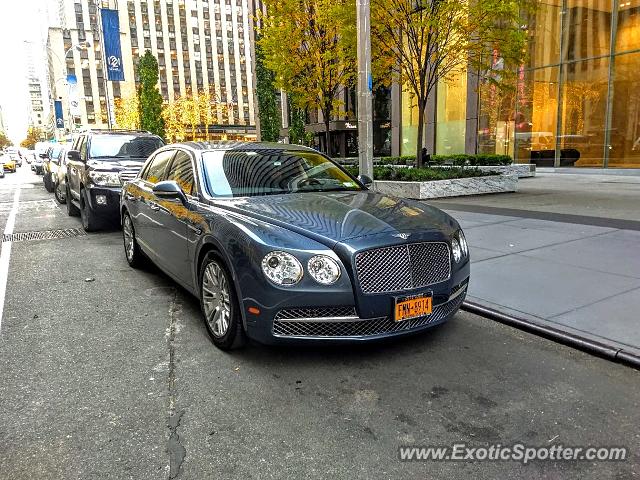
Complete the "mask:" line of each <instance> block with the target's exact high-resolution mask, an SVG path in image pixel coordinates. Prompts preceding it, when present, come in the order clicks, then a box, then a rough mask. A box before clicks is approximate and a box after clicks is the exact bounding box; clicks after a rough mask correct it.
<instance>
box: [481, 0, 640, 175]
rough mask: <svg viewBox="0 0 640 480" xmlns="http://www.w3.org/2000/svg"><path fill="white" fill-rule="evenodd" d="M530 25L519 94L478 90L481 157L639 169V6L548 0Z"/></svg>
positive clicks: (631, 1) (632, 1) (635, 0)
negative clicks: (491, 155) (506, 156)
mask: <svg viewBox="0 0 640 480" xmlns="http://www.w3.org/2000/svg"><path fill="white" fill-rule="evenodd" d="M526 23H527V28H528V33H529V38H528V58H527V62H526V64H525V65H523V66H522V68H521V69H520V70H519V71H518V75H517V79H516V80H515V85H514V88H513V89H511V90H510V92H508V93H506V94H505V92H503V91H495V89H492V87H491V86H487V85H481V86H480V87H479V88H478V89H477V91H478V95H479V101H478V105H479V112H478V126H479V128H478V141H477V149H478V151H479V152H482V153H507V154H511V155H513V156H514V157H515V159H516V161H517V162H519V163H529V162H530V161H533V162H535V163H538V165H546V166H553V165H555V166H577V167H618V168H625V167H626V168H640V76H639V75H638V73H637V72H638V71H639V70H640V0H615V1H611V0H544V1H541V2H540V3H539V8H538V9H537V11H536V12H535V13H534V14H532V15H531V17H530V18H528V19H527V22H526Z"/></svg>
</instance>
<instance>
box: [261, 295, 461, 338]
mask: <svg viewBox="0 0 640 480" xmlns="http://www.w3.org/2000/svg"><path fill="white" fill-rule="evenodd" d="M464 298H465V294H464V293H463V294H460V295H458V296H457V297H455V298H453V299H452V300H450V301H448V302H445V303H441V304H439V305H435V306H434V307H433V311H432V313H431V315H427V316H424V317H418V318H413V319H411V320H405V321H403V322H395V321H393V319H391V318H389V317H380V318H369V319H364V320H363V319H356V320H352V319H351V318H344V319H340V318H334V319H332V320H331V321H327V320H326V319H317V320H316V321H314V320H313V319H311V318H308V317H307V318H305V319H304V321H301V320H295V319H292V318H287V319H284V318H283V317H292V315H291V313H288V312H290V310H283V311H282V312H286V313H284V314H283V316H280V313H282V312H279V313H278V315H276V318H275V319H274V321H273V334H274V335H276V336H279V337H327V338H334V337H368V336H374V335H382V334H387V333H394V332H403V331H407V330H413V329H415V328H419V327H423V326H425V325H428V324H430V323H437V322H439V321H441V320H444V319H445V318H447V317H448V316H449V315H451V314H453V313H454V312H455V311H456V310H457V309H458V308H459V307H460V305H462V302H463V301H464ZM338 308H340V309H343V311H344V307H338ZM300 310H302V309H300ZM305 310H310V309H305ZM353 313H355V311H354V312H353ZM307 315H308V313H307ZM356 318H357V317H356Z"/></svg>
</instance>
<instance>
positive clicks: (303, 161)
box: [202, 150, 362, 197]
mask: <svg viewBox="0 0 640 480" xmlns="http://www.w3.org/2000/svg"><path fill="white" fill-rule="evenodd" d="M202 158H203V166H204V174H205V175H204V176H205V183H206V187H207V190H208V191H209V193H210V194H211V195H212V196H215V197H249V196H256V195H277V194H283V193H298V192H339V191H353V190H356V191H357V190H362V187H361V186H360V185H359V184H358V182H357V181H355V180H354V179H353V178H352V177H351V176H350V175H349V174H348V173H347V172H345V171H344V170H343V169H342V168H340V167H339V166H338V165H336V164H335V163H333V162H332V161H330V160H328V159H327V158H325V157H323V156H322V155H319V154H317V153H315V152H302V151H284V152H283V151H281V150H263V151H257V152H240V151H234V150H227V151H217V152H205V153H204V154H203V155H202Z"/></svg>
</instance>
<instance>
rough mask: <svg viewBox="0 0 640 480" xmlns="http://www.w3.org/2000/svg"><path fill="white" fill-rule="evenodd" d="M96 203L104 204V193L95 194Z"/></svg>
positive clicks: (105, 198) (105, 199) (105, 201)
mask: <svg viewBox="0 0 640 480" xmlns="http://www.w3.org/2000/svg"><path fill="white" fill-rule="evenodd" d="M96 203H97V204H98V205H106V204H107V196H106V195H96Z"/></svg>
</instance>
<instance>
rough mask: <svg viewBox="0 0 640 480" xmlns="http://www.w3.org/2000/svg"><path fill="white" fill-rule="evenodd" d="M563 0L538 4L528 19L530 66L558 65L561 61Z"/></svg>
mask: <svg viewBox="0 0 640 480" xmlns="http://www.w3.org/2000/svg"><path fill="white" fill-rule="evenodd" d="M561 25H562V0H546V1H545V2H540V3H538V4H537V8H536V10H535V13H533V14H531V15H530V16H529V18H528V19H527V33H528V48H529V54H528V67H542V66H545V65H557V64H558V63H559V62H560V29H561Z"/></svg>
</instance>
